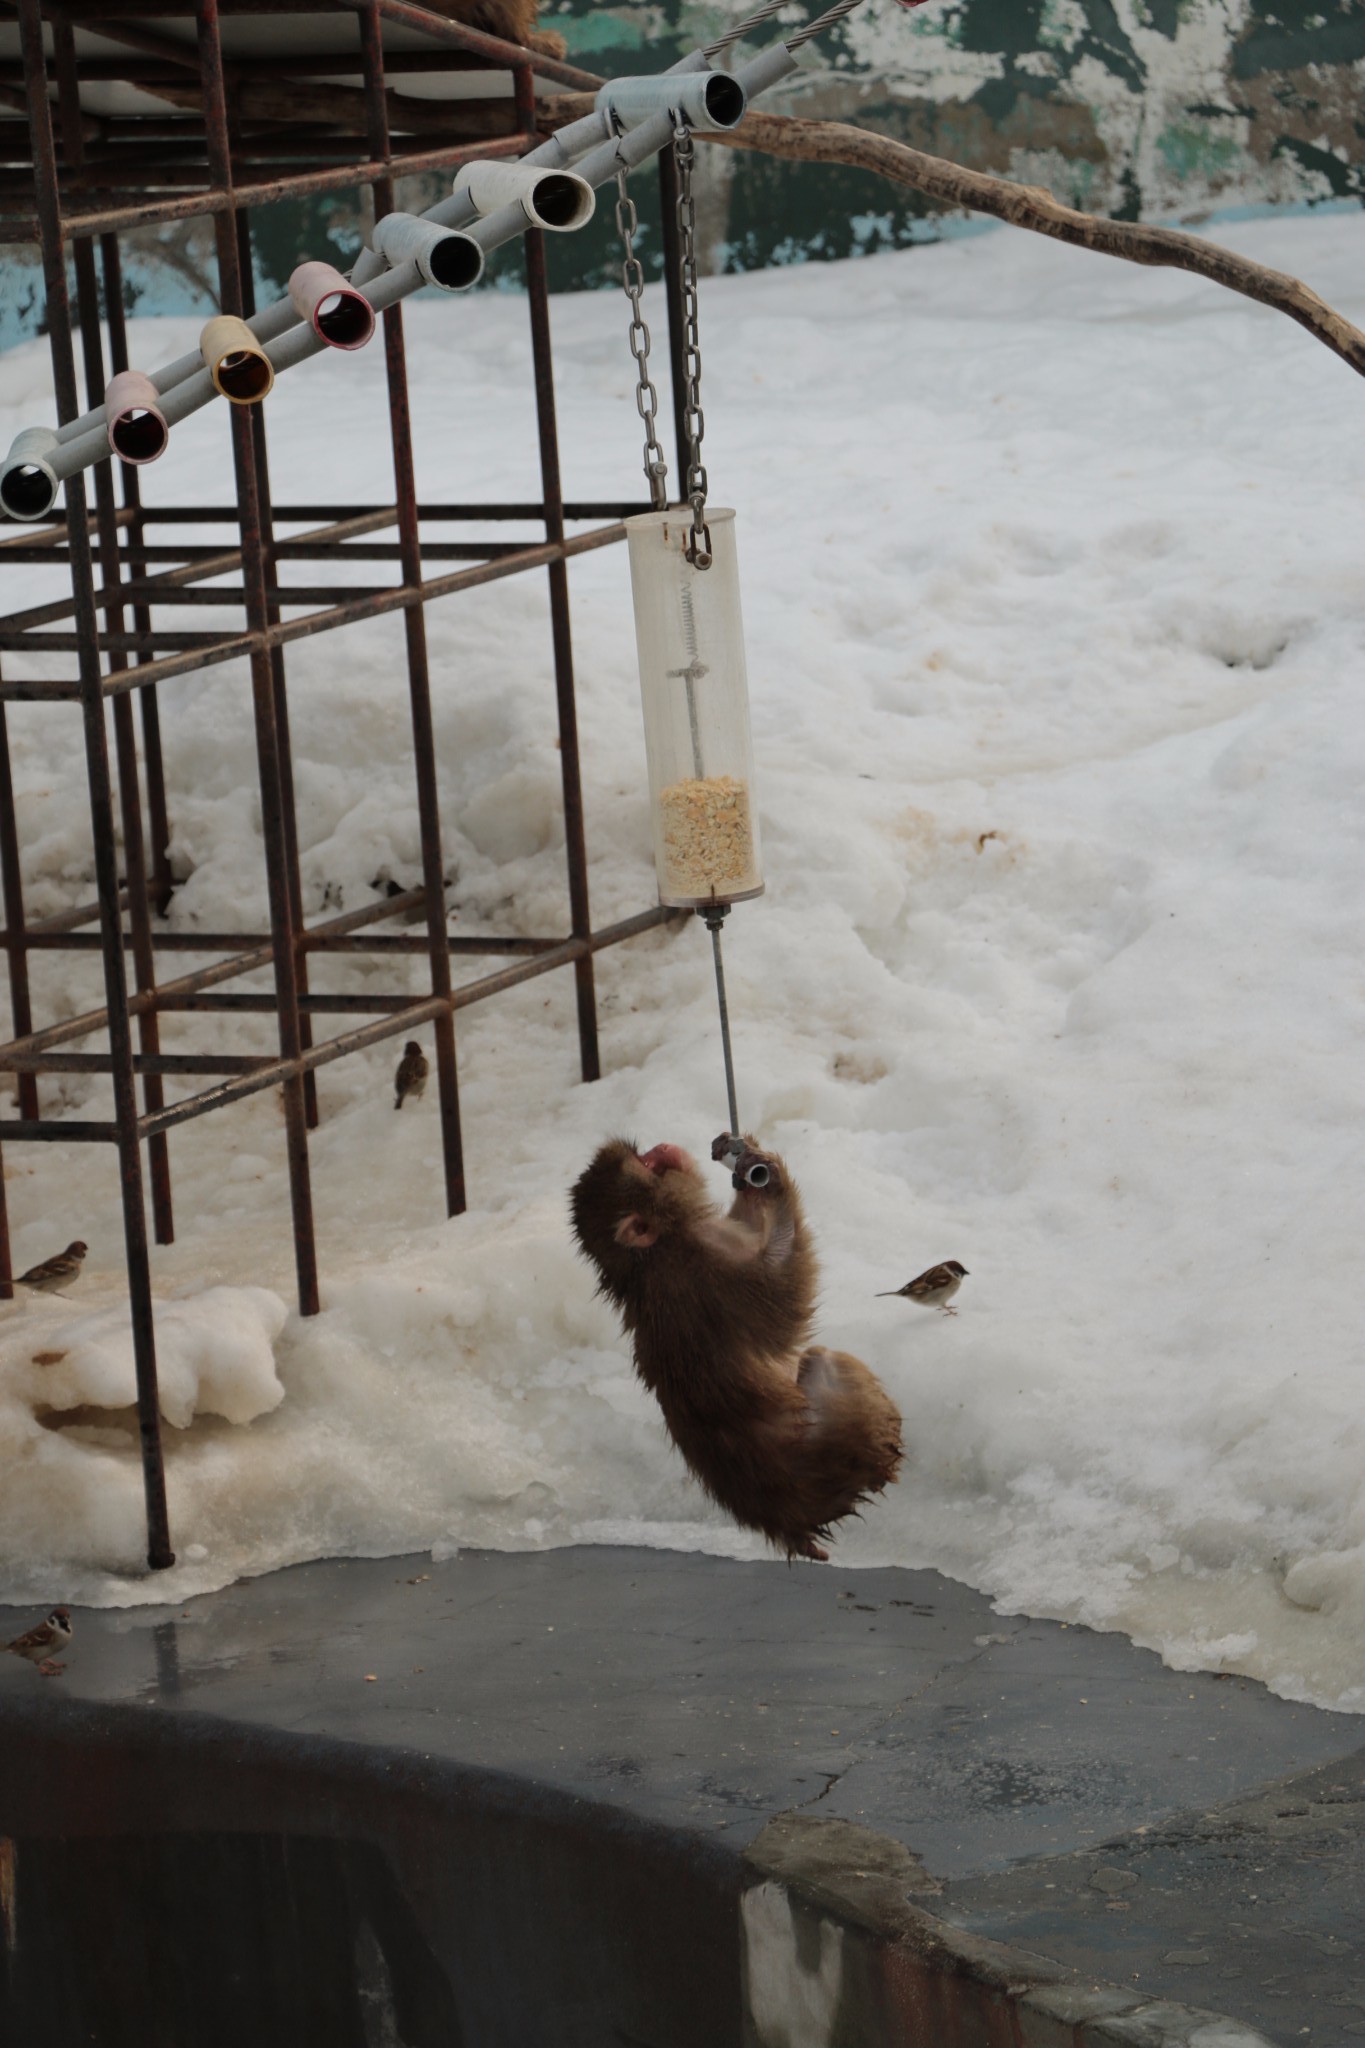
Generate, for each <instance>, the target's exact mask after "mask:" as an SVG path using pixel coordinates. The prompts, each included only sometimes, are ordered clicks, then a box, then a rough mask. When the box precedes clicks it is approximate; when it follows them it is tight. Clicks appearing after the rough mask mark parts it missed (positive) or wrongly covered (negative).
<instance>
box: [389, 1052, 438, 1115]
mask: <svg viewBox="0 0 1365 2048" xmlns="http://www.w3.org/2000/svg"><path fill="white" fill-rule="evenodd" d="M429 1072H430V1068H429V1067H428V1066H427V1056H426V1054H425V1053H424V1052H423V1050H422V1048H421V1046H420V1045H419V1044H418V1043H417V1040H416V1039H415V1038H410V1039H409V1040H408V1042H407V1044H406V1045H405V1046H404V1047H403V1057H402V1059H401V1060H400V1061H399V1062H398V1071H397V1073H396V1074H395V1075H394V1077H393V1106H394V1108H395V1109H401V1108H402V1107H403V1104H404V1103H405V1102H406V1101H407V1099H408V1097H409V1096H410V1095H411V1096H412V1098H413V1100H414V1101H415V1102H420V1101H421V1099H422V1092H423V1090H424V1089H425V1087H426V1085H427V1075H428V1073H429Z"/></svg>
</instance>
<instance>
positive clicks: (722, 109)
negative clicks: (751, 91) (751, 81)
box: [597, 71, 748, 133]
mask: <svg viewBox="0 0 1365 2048" xmlns="http://www.w3.org/2000/svg"><path fill="white" fill-rule="evenodd" d="M747 104H748V102H747V100H746V98H745V93H744V87H743V86H742V85H741V84H740V82H739V80H738V79H737V78H735V77H734V76H733V75H732V74H731V73H730V72H728V71H693V72H690V73H684V72H667V71H665V72H662V73H657V72H656V73H655V74H654V75H653V76H652V77H650V78H613V79H611V80H610V81H609V82H608V83H607V84H606V85H604V86H603V87H602V90H601V92H599V93H598V95H597V107H598V111H599V113H603V114H605V115H606V116H607V117H608V119H609V120H610V121H611V123H612V126H613V127H616V128H638V127H639V125H640V123H641V122H642V121H647V120H648V119H649V117H650V115H651V114H671V115H672V116H673V117H674V118H675V119H676V120H679V121H684V122H686V124H687V126H688V127H689V128H696V129H698V130H702V129H707V130H710V131H711V132H712V133H714V132H715V131H716V130H718V129H727V128H737V127H738V126H739V124H740V122H741V121H742V120H743V119H744V109H745V107H746V105H747Z"/></svg>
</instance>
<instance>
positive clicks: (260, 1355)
mask: <svg viewBox="0 0 1365 2048" xmlns="http://www.w3.org/2000/svg"><path fill="white" fill-rule="evenodd" d="M288 1314H289V1311H288V1310H287V1309H286V1307H285V1305H284V1303H283V1302H282V1301H281V1300H280V1297H279V1295H278V1294H272V1293H270V1292H269V1291H268V1290H267V1289H266V1288H264V1287H209V1288H205V1289H204V1290H203V1291H202V1292H198V1293H195V1294H193V1295H190V1296H188V1297H186V1298H184V1299H181V1300H172V1301H159V1302H157V1304H156V1309H155V1316H156V1345H157V1379H158V1384H159V1388H160V1397H161V1402H160V1405H161V1413H162V1416H163V1418H164V1420H165V1421H166V1422H167V1423H169V1424H170V1426H171V1428H172V1429H175V1430H188V1429H189V1428H190V1426H191V1424H192V1423H193V1422H194V1419H195V1417H196V1416H217V1417H221V1418H222V1420H223V1421H224V1422H227V1423H231V1424H235V1425H236V1426H237V1427H239V1428H241V1427H244V1426H245V1425H246V1424H248V1423H251V1422H254V1421H255V1420H256V1419H257V1417H258V1416H261V1415H268V1414H269V1413H270V1412H271V1410H272V1409H274V1408H277V1407H278V1406H279V1404H280V1402H281V1401H282V1400H283V1399H284V1388H283V1387H282V1386H281V1384H280V1381H279V1378H278V1377H277V1375H276V1371H275V1353H274V1345H275V1339H276V1338H277V1337H278V1336H279V1334H280V1332H281V1330H282V1329H283V1328H284V1325H285V1322H286V1321H287V1319H288ZM206 1434H207V1433H206ZM218 1440H219V1441H222V1433H221V1432H219V1433H218ZM137 1446H138V1424H137V1378H136V1373H135V1370H134V1365H133V1337H132V1329H131V1327H130V1324H129V1319H128V1308H127V1303H126V1301H120V1302H118V1303H115V1304H111V1305H110V1306H109V1307H106V1308H101V1309H98V1310H96V1311H95V1313H94V1314H93V1315H85V1316H76V1317H73V1316H72V1314H71V1308H70V1304H69V1299H67V1300H63V1299H60V1298H58V1297H56V1296H50V1295H48V1296H44V1295H37V1296H35V1295H28V1294H25V1295H21V1296H20V1297H19V1298H18V1299H17V1300H16V1302H15V1303H14V1304H13V1305H12V1306H10V1307H7V1308H6V1309H5V1311H4V1313H3V1317H0V1463H3V1466H4V1469H5V1484H4V1487H3V1489H0V1554H2V1555H3V1557H4V1560H5V1571H6V1581H7V1583H10V1584H13V1585H16V1586H22V1587H24V1588H25V1589H27V1588H29V1587H30V1586H31V1587H35V1588H36V1587H39V1586H43V1585H45V1584H46V1573H47V1572H48V1571H49V1570H50V1568H51V1557H52V1552H53V1549H54V1547H55V1548H56V1549H57V1550H58V1551H59V1552H60V1553H61V1554H62V1555H63V1556H64V1557H66V1558H68V1559H69V1560H70V1563H71V1564H72V1565H73V1566H75V1567H77V1568H78V1569H80V1568H84V1569H85V1570H91V1569H93V1570H95V1571H97V1572H98V1571H100V1570H101V1568H103V1569H105V1570H107V1569H108V1567H109V1566H111V1565H114V1566H122V1567H123V1569H125V1570H129V1569H134V1570H135V1569H136V1566H137V1560H138V1558H139V1555H140V1554H141V1553H142V1552H143V1551H145V1547H146V1545H145V1529H144V1527H143V1523H142V1513H143V1509H142V1501H141V1483H140V1479H139V1477H138V1475H139V1470H140V1467H139V1464H138V1458H137Z"/></svg>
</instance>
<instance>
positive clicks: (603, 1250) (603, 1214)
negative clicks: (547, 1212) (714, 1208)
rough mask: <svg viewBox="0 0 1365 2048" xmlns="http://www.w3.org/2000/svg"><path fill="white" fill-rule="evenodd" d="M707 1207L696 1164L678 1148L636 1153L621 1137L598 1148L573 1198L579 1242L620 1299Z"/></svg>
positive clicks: (605, 1284) (654, 1148)
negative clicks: (662, 1251)
mask: <svg viewBox="0 0 1365 2048" xmlns="http://www.w3.org/2000/svg"><path fill="white" fill-rule="evenodd" d="M710 1207H711V1200H710V1197H709V1195H708V1194H707V1192H706V1183H705V1182H704V1181H703V1179H702V1177H701V1172H700V1170H699V1168H698V1166H697V1163H696V1161H695V1160H694V1159H693V1158H692V1157H691V1155H690V1154H689V1153H687V1152H684V1151H683V1149H682V1147H681V1146H680V1145H654V1146H652V1147H651V1148H650V1150H649V1151H648V1152H641V1151H640V1149H639V1147H638V1146H637V1145H634V1144H632V1143H631V1141H630V1140H629V1139H627V1138H613V1139H611V1140H610V1141H609V1142H608V1143H607V1144H605V1145H603V1146H602V1147H601V1149H600V1150H599V1151H598V1153H597V1155H596V1157H595V1158H594V1159H593V1162H592V1164H591V1165H590V1166H589V1167H588V1168H587V1170H586V1171H585V1172H584V1173H582V1174H581V1175H580V1176H579V1178H578V1181H577V1183H576V1185H575V1187H574V1190H573V1196H572V1208H573V1226H574V1230H575V1232H576V1233H577V1236H578V1241H579V1243H580V1244H581V1245H582V1247H583V1249H584V1251H585V1252H586V1253H587V1255H588V1257H589V1258H590V1259H591V1260H592V1262H593V1264H594V1265H595V1266H596V1267H597V1269H598V1271H599V1273H600V1274H601V1275H602V1285H603V1288H604V1289H605V1291H606V1292H607V1293H608V1294H611V1295H614V1296H615V1297H616V1298H617V1299H618V1300H620V1299H622V1298H623V1297H624V1296H626V1295H628V1294H631V1293H633V1292H634V1291H635V1289H636V1287H637V1286H638V1284H639V1281H640V1279H641V1278H642V1276H643V1269H644V1267H645V1266H646V1265H648V1264H651V1263H653V1262H654V1260H655V1259H656V1258H657V1255H658V1252H659V1250H660V1249H661V1248H662V1247H663V1246H665V1245H667V1244H668V1243H670V1242H676V1241H677V1240H678V1239H679V1238H680V1236H681V1235H682V1234H683V1233H684V1232H685V1230H686V1227H687V1225H688V1224H689V1223H690V1222H692V1221H693V1220H694V1219H695V1218H696V1217H698V1216H700V1215H704V1214H706V1213H707V1212H708V1211H709V1210H710ZM651 1255H653V1256H651Z"/></svg>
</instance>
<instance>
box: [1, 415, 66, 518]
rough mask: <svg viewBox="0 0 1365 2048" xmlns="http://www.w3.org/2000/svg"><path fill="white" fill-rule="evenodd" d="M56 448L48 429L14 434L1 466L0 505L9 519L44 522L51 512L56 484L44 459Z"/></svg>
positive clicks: (41, 428)
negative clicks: (42, 520) (39, 520)
mask: <svg viewBox="0 0 1365 2048" xmlns="http://www.w3.org/2000/svg"><path fill="white" fill-rule="evenodd" d="M56 445H57V436H56V434H55V433H54V432H53V430H52V428H51V427H25V428H24V430H23V432H22V433H21V434H16V435H15V437H14V442H13V445H12V447H11V448H10V451H9V454H8V455H7V456H6V457H5V460H4V464H3V466H2V467H0V505H3V506H4V509H5V510H6V512H8V514H9V516H10V518H11V519H22V520H26V521H27V520H31V519H45V518H46V517H47V515H48V513H49V512H50V511H51V510H52V507H53V504H54V503H55V501H56V497H57V491H58V488H59V485H58V478H57V472H56V471H55V470H54V469H53V467H52V464H51V463H50V462H49V461H47V460H46V458H47V456H49V455H50V454H51V452H52V450H53V449H54V448H55V447H56Z"/></svg>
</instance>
